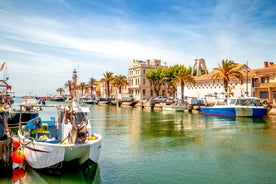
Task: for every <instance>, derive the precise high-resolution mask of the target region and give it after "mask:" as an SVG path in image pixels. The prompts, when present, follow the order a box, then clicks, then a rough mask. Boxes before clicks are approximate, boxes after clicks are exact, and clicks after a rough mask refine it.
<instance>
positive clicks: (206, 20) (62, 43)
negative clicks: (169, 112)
mask: <svg viewBox="0 0 276 184" xmlns="http://www.w3.org/2000/svg"><path fill="white" fill-rule="evenodd" d="M0 20H1V23H0V62H1V63H2V62H7V63H8V70H7V73H8V76H9V78H10V79H9V83H10V84H11V85H12V86H13V90H14V91H15V93H16V95H17V96H21V95H28V94H29V93H32V94H33V95H47V94H56V89H57V88H59V87H64V84H65V82H66V81H68V80H70V79H71V75H72V71H73V70H74V68H76V69H78V71H79V82H88V81H89V79H90V78H91V77H93V78H96V79H101V78H102V77H103V73H105V72H106V71H111V72H114V74H115V75H116V74H122V75H127V72H128V67H129V66H130V64H131V63H132V60H133V59H138V60H147V59H161V60H162V61H164V62H167V65H174V64H183V65H185V66H193V64H194V59H195V58H196V57H198V58H201V57H202V58H204V59H205V61H206V65H207V67H208V70H209V71H211V70H212V69H213V68H214V67H216V66H217V65H218V63H220V62H221V60H222V59H231V60H234V61H235V62H238V63H246V61H248V64H249V67H250V68H261V67H263V62H264V61H274V62H275V55H276V34H275V33H276V3H275V2H274V1H266V0H248V1H247V0H243V1H240V0H226V1H224V0H222V1H219V0H206V1H204V0H194V1H193V0H185V1H184V0H147V1H146V0H142V1H132V0H0ZM3 73H4V72H3V71H2V72H1V74H0V75H3Z"/></svg>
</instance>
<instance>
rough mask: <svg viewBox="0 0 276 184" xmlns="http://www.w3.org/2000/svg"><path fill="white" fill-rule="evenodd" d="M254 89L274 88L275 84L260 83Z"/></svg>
mask: <svg viewBox="0 0 276 184" xmlns="http://www.w3.org/2000/svg"><path fill="white" fill-rule="evenodd" d="M255 87H276V82H269V83H260V84H259V85H256V86H255Z"/></svg>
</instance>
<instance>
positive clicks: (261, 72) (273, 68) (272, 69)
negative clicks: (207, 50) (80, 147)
mask: <svg viewBox="0 0 276 184" xmlns="http://www.w3.org/2000/svg"><path fill="white" fill-rule="evenodd" d="M236 68H237V70H242V72H241V73H242V74H243V77H244V78H246V72H243V70H244V69H243V68H246V65H245V64H238V65H237V67H236ZM213 74H214V70H213V71H212V72H210V73H208V74H205V75H201V76H198V77H194V78H195V81H196V82H205V81H211V80H212V76H213ZM247 74H248V77H249V78H251V77H256V76H265V75H271V74H276V64H272V65H269V66H267V67H265V68H258V69H250V70H249V71H248V73H247Z"/></svg>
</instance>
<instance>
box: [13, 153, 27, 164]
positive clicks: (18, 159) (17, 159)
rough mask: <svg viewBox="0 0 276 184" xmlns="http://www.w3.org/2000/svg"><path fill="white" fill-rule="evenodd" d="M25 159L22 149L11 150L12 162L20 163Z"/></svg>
mask: <svg viewBox="0 0 276 184" xmlns="http://www.w3.org/2000/svg"><path fill="white" fill-rule="evenodd" d="M25 159H26V157H25V154H24V152H23V150H21V149H18V150H16V151H14V152H12V161H13V163H16V164H20V163H22V162H24V161H25Z"/></svg>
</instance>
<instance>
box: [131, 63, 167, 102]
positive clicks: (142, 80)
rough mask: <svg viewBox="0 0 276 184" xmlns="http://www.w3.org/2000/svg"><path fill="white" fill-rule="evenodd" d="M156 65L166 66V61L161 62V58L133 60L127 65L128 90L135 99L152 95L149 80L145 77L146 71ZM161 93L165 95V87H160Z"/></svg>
mask: <svg viewBox="0 0 276 184" xmlns="http://www.w3.org/2000/svg"><path fill="white" fill-rule="evenodd" d="M157 67H161V68H167V66H166V62H164V63H163V64H162V63H161V60H158V59H151V60H146V61H140V60H135V59H134V60H133V61H132V64H131V65H130V66H129V67H128V90H129V93H130V94H132V95H133V97H134V98H135V99H137V100H143V99H148V98H151V97H153V95H154V94H153V93H152V91H151V87H150V82H149V80H148V79H147V78H146V75H145V74H146V72H147V71H148V70H151V69H155V68H157ZM160 94H161V95H166V91H165V87H163V89H161V93H160Z"/></svg>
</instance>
